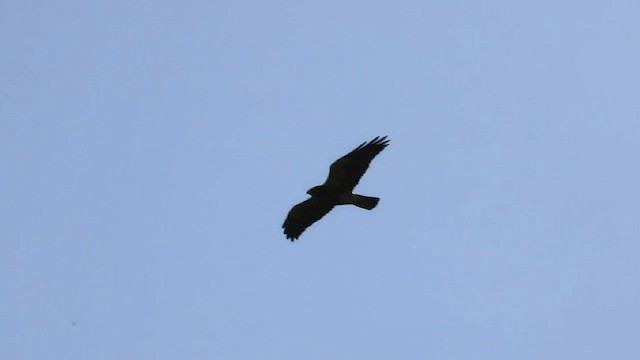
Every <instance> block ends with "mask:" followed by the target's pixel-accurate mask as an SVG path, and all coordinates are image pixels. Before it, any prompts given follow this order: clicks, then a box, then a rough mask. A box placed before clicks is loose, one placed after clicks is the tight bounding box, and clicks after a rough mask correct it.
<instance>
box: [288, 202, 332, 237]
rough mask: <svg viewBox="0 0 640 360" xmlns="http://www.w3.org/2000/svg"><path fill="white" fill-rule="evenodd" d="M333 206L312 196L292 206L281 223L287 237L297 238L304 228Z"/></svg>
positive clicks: (320, 217)
mask: <svg viewBox="0 0 640 360" xmlns="http://www.w3.org/2000/svg"><path fill="white" fill-rule="evenodd" d="M333 207H334V204H332V203H330V202H326V201H323V200H319V199H317V198H313V197H312V198H309V199H307V200H305V201H303V202H301V203H300V204H298V205H296V206H294V207H293V208H292V209H291V211H289V214H288V215H287V219H286V220H285V221H284V224H282V228H283V229H284V233H285V235H287V239H291V241H294V240H295V239H297V238H298V237H299V236H300V234H302V232H303V231H305V229H306V228H308V227H309V226H311V224H313V223H314V222H316V221H318V220H320V219H322V217H323V216H325V215H326V214H327V213H328V212H329V211H331V209H333Z"/></svg>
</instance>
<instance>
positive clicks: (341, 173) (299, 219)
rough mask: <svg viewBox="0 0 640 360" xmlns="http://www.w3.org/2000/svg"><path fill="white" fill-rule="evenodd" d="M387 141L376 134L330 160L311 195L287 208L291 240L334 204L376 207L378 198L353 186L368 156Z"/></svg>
mask: <svg viewBox="0 0 640 360" xmlns="http://www.w3.org/2000/svg"><path fill="white" fill-rule="evenodd" d="M387 145H389V140H387V137H386V136H384V137H379V136H376V137H375V138H374V139H373V140H371V141H369V142H363V143H362V144H360V146H358V147H357V148H355V149H353V150H352V151H351V152H350V153H348V154H347V155H345V156H343V157H341V158H340V159H338V160H336V161H335V162H334V163H333V164H331V167H330V168H329V176H328V177H327V180H326V181H325V182H324V184H322V185H318V186H315V187H312V188H311V189H309V191H307V194H309V195H311V197H310V198H309V199H307V200H305V201H303V202H301V203H300V204H298V205H296V206H294V207H293V208H292V209H291V211H289V214H288V215H287V218H286V220H285V221H284V224H282V228H283V229H284V234H285V235H286V236H287V239H291V241H292V242H293V241H294V240H296V239H297V238H298V237H300V235H301V234H302V233H303V232H304V231H305V229H306V228H308V227H309V226H311V224H313V223H315V222H316V221H318V220H320V219H321V218H322V217H323V216H325V215H326V214H327V213H328V212H329V211H331V209H333V207H334V206H337V205H355V206H357V207H359V208H363V209H367V210H371V209H373V208H374V207H376V205H378V201H380V198H377V197H372V196H364V195H357V194H354V193H353V188H355V187H356V185H358V182H359V181H360V178H361V177H362V175H364V173H365V172H366V171H367V169H368V168H369V164H370V163H371V160H373V158H374V157H376V155H378V154H379V153H380V152H381V151H382V150H383V149H384V148H385V147H387Z"/></svg>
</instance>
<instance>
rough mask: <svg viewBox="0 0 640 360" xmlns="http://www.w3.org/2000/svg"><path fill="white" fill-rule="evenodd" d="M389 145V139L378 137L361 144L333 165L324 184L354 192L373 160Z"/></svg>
mask: <svg viewBox="0 0 640 360" xmlns="http://www.w3.org/2000/svg"><path fill="white" fill-rule="evenodd" d="M387 145H389V140H387V137H386V136H384V137H379V136H376V137H375V138H374V139H373V140H371V141H369V142H368V143H367V142H364V143H362V144H360V146H358V147H357V148H355V149H353V151H351V152H350V153H348V154H347V155H345V156H343V157H341V158H340V159H338V160H336V161H335V162H334V163H333V164H331V168H330V169H329V177H328V178H327V181H325V182H324V184H325V185H328V186H338V187H344V188H348V189H349V190H353V188H354V187H356V185H358V182H359V181H360V178H361V177H362V175H364V173H365V171H367V169H368V168H369V164H370V163H371V160H373V158H374V157H376V155H378V154H379V153H380V151H382V150H383V149H384V148H385V147H387Z"/></svg>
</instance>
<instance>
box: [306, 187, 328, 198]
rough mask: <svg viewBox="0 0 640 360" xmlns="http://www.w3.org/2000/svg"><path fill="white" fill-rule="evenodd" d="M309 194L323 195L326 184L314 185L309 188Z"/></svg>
mask: <svg viewBox="0 0 640 360" xmlns="http://www.w3.org/2000/svg"><path fill="white" fill-rule="evenodd" d="M307 194H309V195H311V196H318V197H321V196H322V194H324V186H322V185H318V186H314V187H312V188H311V189H309V190H307Z"/></svg>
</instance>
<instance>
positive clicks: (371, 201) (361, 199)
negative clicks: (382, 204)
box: [353, 194, 380, 210]
mask: <svg viewBox="0 0 640 360" xmlns="http://www.w3.org/2000/svg"><path fill="white" fill-rule="evenodd" d="M378 201H380V198H377V197H373V196H364V195H357V194H353V205H355V206H357V207H359V208H363V209H367V210H371V209H373V208H374V207H376V205H378Z"/></svg>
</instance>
